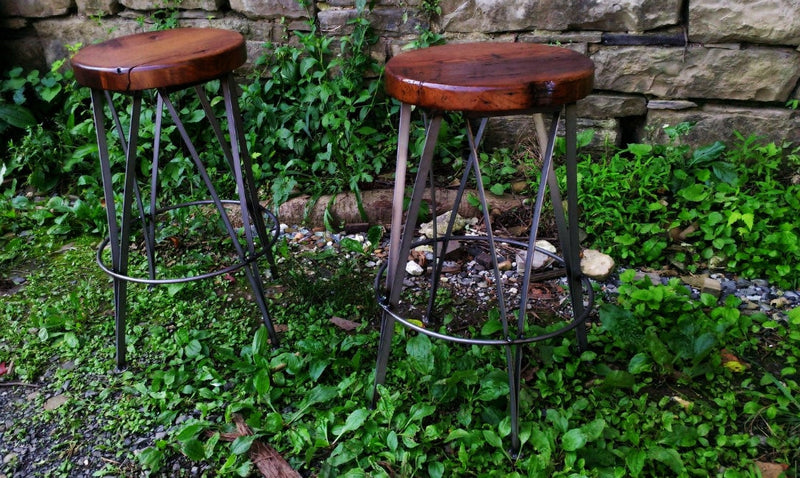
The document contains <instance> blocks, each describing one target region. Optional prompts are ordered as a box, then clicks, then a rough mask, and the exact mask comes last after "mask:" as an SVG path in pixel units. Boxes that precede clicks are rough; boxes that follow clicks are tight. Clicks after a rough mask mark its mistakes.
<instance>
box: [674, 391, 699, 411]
mask: <svg viewBox="0 0 800 478" xmlns="http://www.w3.org/2000/svg"><path fill="white" fill-rule="evenodd" d="M672 400H673V401H674V402H675V403H677V404H678V405H680V406H681V407H683V409H684V410H686V411H687V412H688V411H689V410H690V409H691V408H692V405H694V403H693V402H690V401H689V400H686V399H684V398H682V397H679V396H677V395H675V396H674V397H672Z"/></svg>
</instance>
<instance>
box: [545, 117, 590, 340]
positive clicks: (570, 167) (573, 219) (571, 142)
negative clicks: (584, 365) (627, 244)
mask: <svg viewBox="0 0 800 478" xmlns="http://www.w3.org/2000/svg"><path fill="white" fill-rule="evenodd" d="M575 109H576V108H575V105H574V104H571V105H567V106H566V108H565V118H564V120H565V121H564V122H565V127H566V128H565V140H566V145H567V161H566V173H567V174H566V179H567V211H566V214H565V213H564V208H563V206H562V203H561V194H560V191H559V188H558V180H557V179H556V176H555V173H554V172H553V165H552V163H551V164H550V171H549V175H548V181H549V183H550V197H551V201H552V203H553V212H554V213H555V219H556V226H557V227H558V237H559V240H560V243H561V250H562V251H563V254H564V267H565V268H566V270H567V285H568V287H569V294H570V301H571V303H572V316H573V319H574V320H577V319H578V318H579V317H581V316H582V315H583V313H584V305H583V285H582V283H581V266H580V233H579V227H578V170H577V167H578V166H577V164H578V154H577V149H578V148H577V129H578V128H577V115H576V113H575ZM565 217H566V223H565ZM575 335H576V339H577V341H578V350H580V351H582V350H586V349H587V348H588V342H587V339H586V326H584V325H579V326H578V327H576V328H575Z"/></svg>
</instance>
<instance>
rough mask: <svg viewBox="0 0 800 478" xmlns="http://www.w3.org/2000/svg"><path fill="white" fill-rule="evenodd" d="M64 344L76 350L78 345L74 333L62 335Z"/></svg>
mask: <svg viewBox="0 0 800 478" xmlns="http://www.w3.org/2000/svg"><path fill="white" fill-rule="evenodd" d="M64 343H65V344H67V347H69V348H71V349H74V348H77V347H78V345H80V342H78V337H76V336H75V333H74V332H67V333H65V334H64Z"/></svg>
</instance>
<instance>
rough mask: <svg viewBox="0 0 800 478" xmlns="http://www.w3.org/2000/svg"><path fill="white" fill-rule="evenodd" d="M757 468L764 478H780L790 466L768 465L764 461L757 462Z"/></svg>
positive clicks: (780, 464)
mask: <svg viewBox="0 0 800 478" xmlns="http://www.w3.org/2000/svg"><path fill="white" fill-rule="evenodd" d="M756 466H757V467H758V470H759V471H760V472H761V477H762V478H778V477H779V476H781V474H782V473H783V472H784V471H786V470H787V469H789V466H788V465H785V464H782V463H766V462H763V461H757V462H756Z"/></svg>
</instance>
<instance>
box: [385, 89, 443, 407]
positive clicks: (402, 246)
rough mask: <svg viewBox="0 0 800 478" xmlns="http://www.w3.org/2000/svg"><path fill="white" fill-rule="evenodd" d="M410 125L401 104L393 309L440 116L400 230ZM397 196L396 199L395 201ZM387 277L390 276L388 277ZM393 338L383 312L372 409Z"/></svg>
mask: <svg viewBox="0 0 800 478" xmlns="http://www.w3.org/2000/svg"><path fill="white" fill-rule="evenodd" d="M410 122H411V106H410V105H406V104H403V105H402V107H401V110H400V128H399V134H398V148H397V170H396V174H395V185H394V187H395V189H394V195H395V197H394V202H393V204H392V232H391V237H390V239H389V244H390V249H389V261H390V262H389V264H388V266H387V267H388V270H387V276H388V277H387V286H388V294H389V295H388V298H387V300H388V302H389V304H390V306H396V305H397V304H398V302H399V301H400V293H401V292H402V289H403V279H404V278H405V266H404V264H403V261H404V260H406V259H407V258H408V254H409V252H410V250H411V242H412V240H413V239H414V229H415V228H414V225H415V223H416V220H417V216H418V215H419V209H420V205H421V204H422V196H423V193H424V192H425V182H426V180H427V179H426V178H427V176H428V171H429V170H430V167H431V163H432V162H433V152H434V149H435V146H436V140H437V138H438V136H439V127H440V126H441V123H442V117H441V115H438V114H437V115H435V116H434V117H433V118H431V121H430V123H429V125H428V131H427V132H426V134H425V147H424V149H423V152H422V158H421V159H420V163H419V168H418V170H417V176H416V179H415V180H414V190H413V192H412V194H411V203H410V204H409V206H408V216H407V218H406V224H405V227H401V226H400V224H401V223H402V217H403V196H404V191H405V171H406V164H407V162H408V137H409V131H410V126H409V125H410ZM398 196H399V200H398ZM390 274H391V275H390ZM393 335H394V319H393V318H392V317H391V316H390V315H389V314H386V313H384V314H383V315H382V317H381V335H380V339H379V342H378V360H377V364H376V365H375V384H374V388H373V391H372V404H373V406H374V405H375V403H377V400H378V393H377V392H378V385H382V384H383V382H384V381H385V379H386V367H387V365H388V361H389V352H390V349H391V344H392V336H393Z"/></svg>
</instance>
